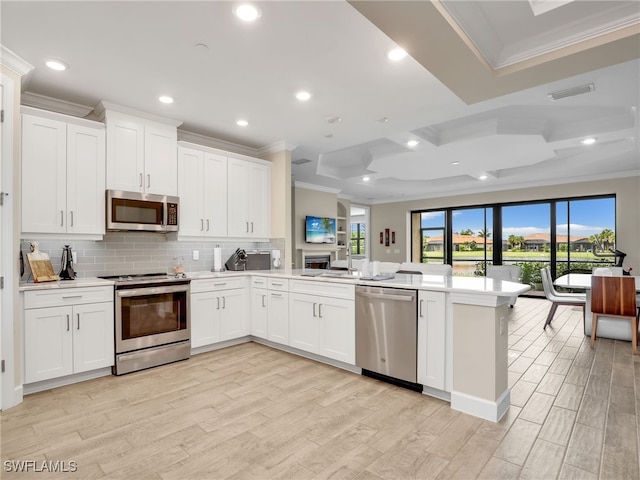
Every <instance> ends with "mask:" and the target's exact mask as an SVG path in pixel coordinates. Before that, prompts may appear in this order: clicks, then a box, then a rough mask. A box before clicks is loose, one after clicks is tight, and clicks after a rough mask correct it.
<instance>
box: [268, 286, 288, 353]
mask: <svg viewBox="0 0 640 480" xmlns="http://www.w3.org/2000/svg"><path fill="white" fill-rule="evenodd" d="M268 332H269V337H268V338H269V340H271V341H272V342H277V343H281V344H283V345H289V294H288V293H287V292H269V328H268Z"/></svg>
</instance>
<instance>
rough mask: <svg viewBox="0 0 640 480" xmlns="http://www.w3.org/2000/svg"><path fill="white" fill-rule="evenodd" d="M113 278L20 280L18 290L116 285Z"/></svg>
mask: <svg viewBox="0 0 640 480" xmlns="http://www.w3.org/2000/svg"><path fill="white" fill-rule="evenodd" d="M114 283H115V282H114V281H113V280H104V279H102V278H97V277H89V278H76V279H75V280H56V281H54V282H40V283H35V282H20V285H19V287H18V290H19V291H21V292H24V291H26V290H46V289H51V288H78V287H105V286H111V285H114Z"/></svg>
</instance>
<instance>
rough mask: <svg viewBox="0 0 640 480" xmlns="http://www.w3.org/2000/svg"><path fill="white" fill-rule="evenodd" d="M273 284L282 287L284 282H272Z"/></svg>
mask: <svg viewBox="0 0 640 480" xmlns="http://www.w3.org/2000/svg"><path fill="white" fill-rule="evenodd" d="M271 285H276V286H278V287H281V286H282V284H281V283H278V282H271Z"/></svg>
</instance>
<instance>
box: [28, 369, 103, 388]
mask: <svg viewBox="0 0 640 480" xmlns="http://www.w3.org/2000/svg"><path fill="white" fill-rule="evenodd" d="M109 375H111V367H105V368H99V369H97V370H91V371H89V372H83V373H77V374H75V375H67V376H65V377H58V378H52V379H51V380H43V381H41V382H35V383H29V384H26V385H24V394H25V395H29V394H30V393H36V392H42V391H43V390H49V389H51V388H57V387H63V386H65V385H71V384H72V383H78V382H84V381H86V380H93V379H94V378H100V377H107V376H109Z"/></svg>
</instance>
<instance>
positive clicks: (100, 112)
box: [93, 100, 182, 127]
mask: <svg viewBox="0 0 640 480" xmlns="http://www.w3.org/2000/svg"><path fill="white" fill-rule="evenodd" d="M107 112H109V113H113V112H115V113H116V114H117V113H123V114H125V115H132V116H134V117H138V118H142V119H145V120H150V121H152V122H157V123H162V124H164V125H170V126H172V127H179V126H180V125H182V121H181V120H174V119H172V118H167V117H161V116H160V115H154V114H152V113H147V112H143V111H140V110H136V109H134V108H129V107H124V106H122V105H118V104H115V103H111V102H105V101H104V100H102V101H101V102H99V103H98V105H96V107H95V109H94V110H93V113H94V114H95V115H96V117H97V118H98V119H99V120H101V121H104V119H105V117H106V116H107Z"/></svg>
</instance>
